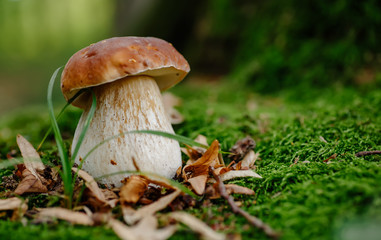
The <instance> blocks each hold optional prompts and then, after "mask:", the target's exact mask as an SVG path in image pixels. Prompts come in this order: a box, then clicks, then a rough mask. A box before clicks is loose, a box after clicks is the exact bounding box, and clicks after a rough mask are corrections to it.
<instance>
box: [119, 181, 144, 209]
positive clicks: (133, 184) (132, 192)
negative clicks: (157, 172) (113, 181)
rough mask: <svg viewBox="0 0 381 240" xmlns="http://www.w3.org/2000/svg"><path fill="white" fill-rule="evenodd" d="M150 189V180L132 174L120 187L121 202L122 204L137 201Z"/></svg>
mask: <svg viewBox="0 0 381 240" xmlns="http://www.w3.org/2000/svg"><path fill="white" fill-rule="evenodd" d="M147 189H148V180H147V179H146V178H145V177H142V176H138V175H132V176H130V177H129V178H128V180H127V182H126V183H125V184H124V185H123V186H122V188H121V189H120V193H119V196H120V202H121V203H122V204H124V203H127V204H131V203H136V202H137V201H139V199H140V197H141V196H143V194H144V192H145V191H146V190H147Z"/></svg>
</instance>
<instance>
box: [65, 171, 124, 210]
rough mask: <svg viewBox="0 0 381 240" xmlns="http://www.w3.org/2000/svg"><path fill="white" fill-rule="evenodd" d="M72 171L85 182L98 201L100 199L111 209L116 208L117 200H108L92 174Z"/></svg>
mask: <svg viewBox="0 0 381 240" xmlns="http://www.w3.org/2000/svg"><path fill="white" fill-rule="evenodd" d="M72 170H73V171H74V172H76V173H77V174H78V176H79V177H81V178H82V179H83V180H84V181H85V185H86V187H87V188H88V189H89V190H90V191H91V192H92V194H93V195H94V197H95V198H96V199H98V200H99V201H100V202H101V203H104V204H106V205H109V206H110V207H111V208H113V207H115V205H116V202H117V200H115V199H113V198H112V199H107V198H106V196H105V193H104V191H102V189H100V188H99V186H98V184H97V182H96V181H95V179H94V178H93V177H92V176H91V175H90V174H88V173H87V172H85V171H83V170H80V169H77V168H72Z"/></svg>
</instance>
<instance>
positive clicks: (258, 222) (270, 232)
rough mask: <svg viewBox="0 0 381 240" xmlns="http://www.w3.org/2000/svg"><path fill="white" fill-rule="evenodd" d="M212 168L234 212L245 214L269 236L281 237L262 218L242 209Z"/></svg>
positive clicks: (246, 217)
mask: <svg viewBox="0 0 381 240" xmlns="http://www.w3.org/2000/svg"><path fill="white" fill-rule="evenodd" d="M211 170H212V171H211V172H212V174H213V177H214V178H215V179H216V182H217V185H218V191H219V193H220V195H221V196H222V197H223V198H225V199H226V201H227V202H228V203H229V205H230V207H231V209H232V211H233V212H234V213H238V214H240V215H241V216H243V217H244V218H245V219H246V220H247V221H248V222H249V223H250V224H252V225H253V226H254V227H257V228H259V229H262V230H263V231H264V232H265V233H266V235H267V236H269V237H271V238H273V239H278V238H279V233H278V232H275V231H274V230H273V229H272V228H271V227H270V226H269V225H267V224H265V223H264V222H263V221H262V220H261V219H259V218H257V217H255V216H252V215H250V214H249V213H247V212H246V211H244V210H242V209H241V208H239V207H238V206H237V205H236V204H235V202H234V199H233V197H232V196H230V195H229V194H228V193H227V191H226V187H225V185H224V183H223V181H222V180H221V178H220V177H219V176H217V175H216V174H214V173H213V169H211Z"/></svg>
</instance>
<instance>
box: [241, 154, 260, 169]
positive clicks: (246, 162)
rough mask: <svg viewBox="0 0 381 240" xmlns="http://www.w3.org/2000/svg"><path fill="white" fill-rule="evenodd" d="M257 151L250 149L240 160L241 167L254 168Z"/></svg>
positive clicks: (257, 155)
mask: <svg viewBox="0 0 381 240" xmlns="http://www.w3.org/2000/svg"><path fill="white" fill-rule="evenodd" d="M258 157H259V153H255V152H254V151H253V150H250V151H249V152H248V153H247V154H246V155H245V157H244V158H243V159H242V161H241V169H255V166H254V164H255V161H257V159H258Z"/></svg>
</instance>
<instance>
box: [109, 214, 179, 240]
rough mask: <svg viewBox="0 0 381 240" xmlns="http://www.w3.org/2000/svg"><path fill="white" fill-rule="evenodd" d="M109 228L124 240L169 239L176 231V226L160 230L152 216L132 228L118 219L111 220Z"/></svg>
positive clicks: (146, 217)
mask: <svg viewBox="0 0 381 240" xmlns="http://www.w3.org/2000/svg"><path fill="white" fill-rule="evenodd" d="M109 226H110V227H111V228H112V229H113V230H114V232H115V233H116V235H118V237H119V238H121V239H123V240H145V239H150V240H163V239H168V238H169V237H170V236H172V235H173V233H174V232H175V231H176V226H167V227H164V228H161V229H158V223H157V219H156V218H155V217H154V216H152V215H148V216H145V217H144V218H143V219H141V220H140V222H139V223H138V224H136V225H135V226H132V227H128V226H126V225H125V224H123V223H122V222H120V221H118V220H116V219H110V220H109Z"/></svg>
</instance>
